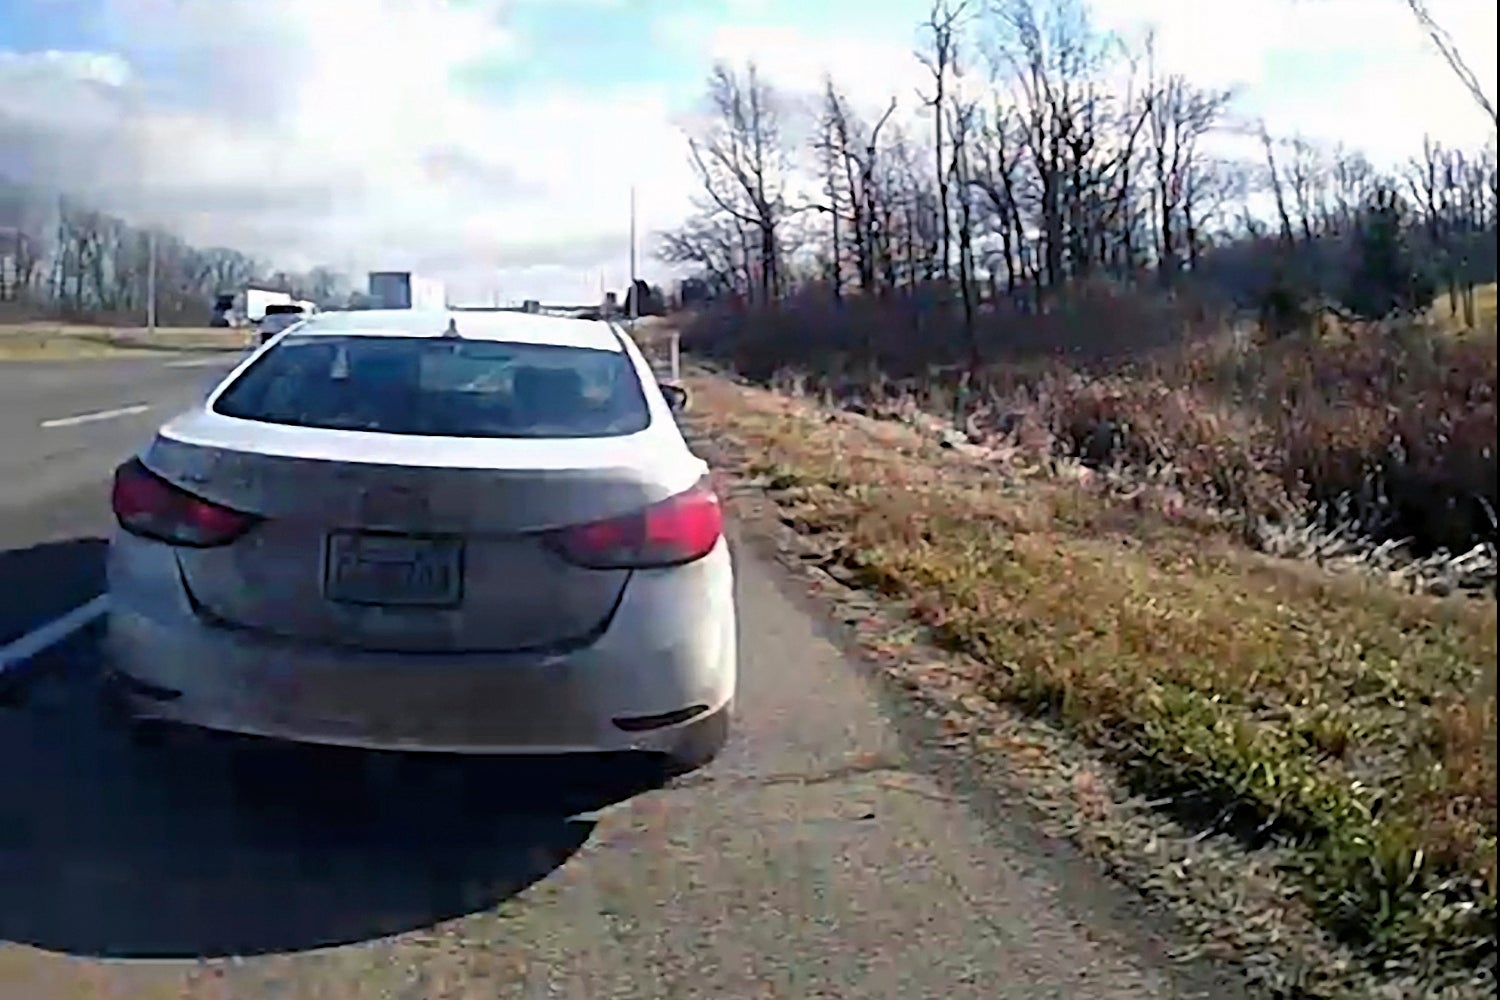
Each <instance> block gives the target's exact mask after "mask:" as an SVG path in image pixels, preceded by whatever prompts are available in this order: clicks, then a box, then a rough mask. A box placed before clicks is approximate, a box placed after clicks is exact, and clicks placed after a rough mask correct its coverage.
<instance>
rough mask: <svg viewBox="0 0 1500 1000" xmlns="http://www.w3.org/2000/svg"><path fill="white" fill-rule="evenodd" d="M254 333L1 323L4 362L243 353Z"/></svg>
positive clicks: (0, 341) (218, 329)
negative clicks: (162, 354) (210, 351)
mask: <svg viewBox="0 0 1500 1000" xmlns="http://www.w3.org/2000/svg"><path fill="white" fill-rule="evenodd" d="M253 336H254V334H253V331H250V330H247V329H224V328H215V327H158V328H157V330H156V332H155V334H152V333H150V332H149V331H147V330H146V329H145V328H144V327H114V326H97V325H88V324H78V323H60V322H50V321H38V322H25V323H3V324H0V360H3V361H67V360H75V359H88V358H115V357H121V356H131V355H149V354H152V353H158V352H162V351H204V350H242V349H244V348H245V347H247V346H249V345H250V344H251V342H252V340H253Z"/></svg>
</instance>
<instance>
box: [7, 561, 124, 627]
mask: <svg viewBox="0 0 1500 1000" xmlns="http://www.w3.org/2000/svg"><path fill="white" fill-rule="evenodd" d="M107 548H108V544H107V543H106V542H105V540H104V539H103V538H69V539H66V540H62V541H52V542H42V543H39V544H36V545H28V546H26V547H24V548H0V594H4V595H5V596H4V598H3V599H0V646H3V645H5V644H6V643H8V642H11V641H12V640H14V639H18V638H20V637H21V636H22V635H25V634H26V633H27V632H30V631H31V630H32V629H35V628H37V627H39V626H41V625H45V624H46V623H47V622H49V621H51V620H53V619H55V618H57V617H59V616H60V615H63V614H66V613H67V612H69V611H71V610H72V609H73V608H75V607H77V606H78V605H80V604H82V603H84V602H85V601H87V600H89V599H90V598H92V597H93V596H94V595H96V594H98V593H99V592H100V591H102V590H103V589H104V553H105V550H106V549H107Z"/></svg>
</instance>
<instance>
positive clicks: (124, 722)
mask: <svg viewBox="0 0 1500 1000" xmlns="http://www.w3.org/2000/svg"><path fill="white" fill-rule="evenodd" d="M99 700H100V707H101V708H102V709H103V714H104V718H105V721H106V722H107V723H108V724H110V725H113V726H115V727H116V728H118V729H119V730H120V731H121V732H123V733H124V734H125V737H126V739H128V740H129V741H130V743H131V745H132V746H134V747H137V748H139V749H141V750H153V749H156V748H157V747H160V746H162V745H163V744H164V743H166V741H167V740H168V739H169V738H170V735H171V725H170V724H169V723H166V722H163V721H161V720H160V719H153V718H150V717H149V716H144V715H140V714H139V713H137V712H136V710H135V708H134V707H133V706H132V705H131V703H130V698H129V697H128V696H127V695H126V694H125V688H124V684H123V683H122V682H121V680H120V678H119V676H118V675H116V674H113V673H111V674H106V675H105V677H104V687H103V690H102V691H101V692H100V699H99Z"/></svg>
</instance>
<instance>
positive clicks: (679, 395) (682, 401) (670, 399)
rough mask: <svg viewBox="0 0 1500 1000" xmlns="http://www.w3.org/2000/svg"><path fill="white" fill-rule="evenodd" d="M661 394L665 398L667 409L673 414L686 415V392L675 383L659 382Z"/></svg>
mask: <svg viewBox="0 0 1500 1000" xmlns="http://www.w3.org/2000/svg"><path fill="white" fill-rule="evenodd" d="M658 385H659V387H660V388H661V394H662V395H663V396H664V397H666V400H667V409H669V410H671V411H672V412H673V413H686V412H687V408H688V391H687V389H685V388H684V387H682V386H680V385H677V384H676V383H675V382H660V383H658Z"/></svg>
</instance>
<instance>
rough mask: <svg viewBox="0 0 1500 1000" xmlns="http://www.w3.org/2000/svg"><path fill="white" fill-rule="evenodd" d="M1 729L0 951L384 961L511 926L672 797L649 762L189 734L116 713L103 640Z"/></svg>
mask: <svg viewBox="0 0 1500 1000" xmlns="http://www.w3.org/2000/svg"><path fill="white" fill-rule="evenodd" d="M44 656H45V657H48V658H50V659H49V661H48V662H47V663H46V664H44V665H43V667H42V668H40V669H39V670H38V671H37V677H38V679H37V680H36V681H34V683H33V685H32V686H33V687H34V688H35V690H34V691H32V692H30V693H29V694H28V697H27V698H26V699H25V700H24V702H22V703H21V704H20V705H19V706H17V707H13V708H11V709H8V710H0V761H3V762H4V763H3V766H0V940H8V941H11V942H16V943H22V944H27V945H31V946H34V947H37V948H42V949H46V950H49V951H55V952H61V953H66V954H71V955H79V956H99V957H110V958H157V959H168V958H182V959H194V958H202V957H214V956H225V955H254V954H264V953H269V952H287V951H299V950H305V949H309V948H317V947H325V946H330V945H337V944H345V943H352V942H358V941H366V940H370V939H372V938H377V937H381V936H385V935H390V934H396V933H400V932H403V931H408V930H413V929H417V928H422V927H427V926H431V925H433V924H435V923H438V922H440V921H443V920H446V919H450V918H454V917H458V916H462V915H465V914H470V913H475V912H479V911H484V910H488V909H491V908H493V907H495V906H496V905H497V904H499V903H500V902H502V901H504V900H505V899H507V898H509V897H511V896H513V895H515V894H516V893H518V892H520V891H521V890H522V889H524V888H526V887H527V886H528V885H531V884H532V883H534V882H536V881H537V880H539V879H541V878H543V877H544V876H546V875H547V874H548V873H549V872H551V871H553V870H554V869H555V868H557V867H558V866H559V865H561V864H562V863H563V862H564V861H566V860H567V859H568V858H569V857H570V856H571V855H572V854H573V853H574V852H575V851H577V850H578V849H579V848H580V847H581V846H582V845H583V844H584V843H585V841H586V840H587V839H588V837H589V835H590V833H591V831H592V829H593V823H592V822H591V821H589V820H587V819H584V818H579V814H580V813H583V812H588V811H592V810H595V809H598V808H602V807H603V806H605V805H608V804H610V803H613V802H618V801H622V800H624V799H626V798H629V797H631V796H633V795H635V794H639V793H640V792H643V791H647V790H649V789H651V788H653V787H657V786H659V785H660V784H661V783H662V782H663V781H664V775H663V773H662V770H661V768H660V767H659V765H657V764H656V763H655V762H652V761H650V760H643V759H640V758H635V757H620V758H610V759H604V760H589V761H577V762H569V761H565V760H557V759H536V760H501V759H494V758H488V759H486V758H454V757H448V756H437V755H401V754H369V753H361V752H358V751H351V750H337V749H322V748H307V747H293V746H287V745H280V744H275V743H271V742H268V741H259V740H251V739H241V738H232V737H222V736H215V735H211V734H207V733H198V732H195V731H179V732H174V733H172V734H170V735H171V738H170V739H168V740H167V741H165V742H164V743H162V744H160V745H147V746H142V745H139V744H138V743H137V742H135V741H132V740H131V739H130V738H129V735H128V734H127V733H126V732H125V731H124V728H123V727H122V726H120V725H119V724H117V723H113V722H111V721H110V719H109V717H108V715H107V713H105V712H104V711H103V709H102V708H101V703H102V699H101V698H100V697H99V692H98V687H99V681H98V677H97V658H96V653H95V650H94V646H93V641H92V639H90V638H88V637H86V636H85V637H80V638H77V639H75V640H70V641H69V642H68V643H66V644H64V645H63V646H59V647H56V648H55V649H54V650H52V651H49V652H48V653H47V654H44Z"/></svg>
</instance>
